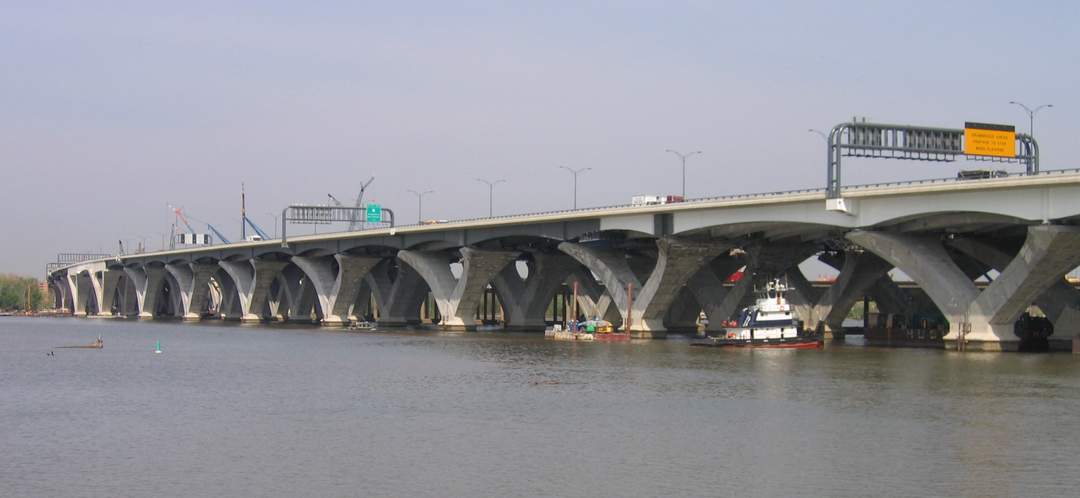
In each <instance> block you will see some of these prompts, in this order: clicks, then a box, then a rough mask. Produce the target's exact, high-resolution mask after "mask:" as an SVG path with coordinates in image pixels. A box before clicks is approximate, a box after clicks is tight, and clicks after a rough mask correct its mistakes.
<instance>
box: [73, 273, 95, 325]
mask: <svg viewBox="0 0 1080 498" xmlns="http://www.w3.org/2000/svg"><path fill="white" fill-rule="evenodd" d="M75 284H76V294H75V295H76V299H75V315H76V317H85V315H86V314H89V311H90V310H89V309H87V308H89V307H90V306H89V305H90V304H91V302H90V301H91V299H94V279H93V278H91V277H90V274H89V273H86V272H85V271H80V272H79V273H76V275H75Z"/></svg>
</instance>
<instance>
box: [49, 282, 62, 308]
mask: <svg viewBox="0 0 1080 498" xmlns="http://www.w3.org/2000/svg"><path fill="white" fill-rule="evenodd" d="M49 294H50V295H51V296H52V299H53V306H52V307H53V309H60V308H63V307H64V291H63V290H62V289H61V288H60V284H59V283H58V282H57V281H56V279H54V278H49Z"/></svg>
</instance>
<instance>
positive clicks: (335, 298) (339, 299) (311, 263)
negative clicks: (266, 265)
mask: <svg viewBox="0 0 1080 498" xmlns="http://www.w3.org/2000/svg"><path fill="white" fill-rule="evenodd" d="M292 261H293V263H296V266H298V267H300V269H301V270H303V271H304V274H305V275H307V277H308V279H309V280H310V281H311V283H312V285H313V286H314V290H315V295H316V298H317V299H318V300H319V306H320V307H321V308H322V310H323V318H322V324H323V325H324V326H328V327H341V326H345V325H348V323H349V310H350V307H351V306H352V304H353V302H354V301H355V300H356V296H357V294H359V293H360V286H361V281H362V280H363V278H364V277H365V276H366V275H367V274H368V273H369V272H370V271H371V269H372V268H374V267H375V265H377V264H379V262H380V261H382V258H376V257H371V256H353V255H349V254H335V255H334V256H332V257H331V256H325V257H317V258H310V257H302V256H294V257H293V259H292ZM335 263H336V266H337V268H334V266H335Z"/></svg>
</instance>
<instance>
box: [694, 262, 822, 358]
mask: <svg viewBox="0 0 1080 498" xmlns="http://www.w3.org/2000/svg"><path fill="white" fill-rule="evenodd" d="M787 291H788V287H787V285H785V284H784V283H783V282H781V281H780V279H773V280H770V281H769V282H768V283H767V284H766V285H765V288H764V289H762V290H761V291H759V293H758V298H757V300H756V301H755V302H754V304H753V305H751V306H747V307H746V308H743V310H742V312H740V313H739V320H738V322H737V324H736V326H735V327H729V328H726V329H724V330H723V331H722V332H721V334H720V335H718V336H713V337H709V338H708V339H707V340H705V341H701V342H697V343H694V345H695V346H712V347H760V348H782V349H813V348H819V347H821V346H822V341H821V338H820V337H818V336H817V335H816V334H808V333H806V332H805V331H803V329H802V323H801V322H800V321H799V320H796V319H795V316H794V310H793V309H792V307H791V304H790V303H788V301H787V298H786V297H785V294H786V293H787Z"/></svg>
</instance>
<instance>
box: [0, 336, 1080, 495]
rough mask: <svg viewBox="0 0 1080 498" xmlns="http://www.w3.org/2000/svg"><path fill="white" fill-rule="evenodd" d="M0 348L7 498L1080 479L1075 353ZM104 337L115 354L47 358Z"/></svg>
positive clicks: (399, 343)
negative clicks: (158, 351) (100, 345)
mask: <svg viewBox="0 0 1080 498" xmlns="http://www.w3.org/2000/svg"><path fill="white" fill-rule="evenodd" d="M0 333H2V334H3V336H4V337H5V343H6V347H5V348H4V349H2V350H0V401H2V403H0V420H3V421H4V422H5V427H6V429H7V430H5V431H0V447H3V448H5V451H4V452H2V453H0V469H5V470H3V471H0V490H3V491H4V493H3V494H4V495H9V496H37V495H68V494H80V495H99V496H106V495H108V496H115V495H153V494H165V495H171V494H188V495H205V494H214V495H222V494H226V495H238V494H243V495H250V494H258V495H279V496H286V495H287V496H293V495H300V494H303V495H356V494H362V495H368V496H402V495H407V496H464V495H468V496H475V495H479V496H494V495H498V496H505V495H514V496H537V495H543V496H597V495H604V496H616V495H617V496H660V495H665V496H666V495H677V496H678V495H683V496H685V495H689V496H703V495H740V496H747V495H749V496H755V495H757V496H777V495H783V496H792V495H799V496H814V495H816V496H842V495H847V496H865V495H869V494H873V495H884V496H920V495H958V494H962V495H980V496H981V495H1040V496H1046V495H1062V496H1064V495H1070V494H1071V493H1072V491H1073V490H1074V488H1073V487H1072V486H1075V484H1076V482H1075V481H1076V476H1078V475H1080V464H1077V463H1076V459H1075V458H1074V455H1075V454H1076V453H1077V450H1080V440H1078V439H1077V438H1076V437H1074V436H1075V434H1077V433H1078V430H1080V422H1078V419H1077V417H1075V413H1077V410H1078V409H1080V380H1078V379H1080V376H1078V375H1077V374H1078V373H1080V362H1078V361H1077V360H1075V359H1074V358H1073V357H1071V356H1069V355H1038V356H1033V355H1017V354H1001V355H998V354H956V353H952V352H945V351H936V350H888V349H875V348H863V347H849V346H832V347H828V348H826V349H824V350H822V351H751V350H736V351H723V350H715V349H707V348H691V347H690V346H689V342H688V341H687V340H685V339H682V338H679V339H672V340H667V341H644V342H633V343H630V344H602V343H556V342H550V341H545V340H544V339H543V338H542V337H538V336H536V335H528V334H504V333H494V332H485V333H479V334H440V333H431V332H408V331H396V332H389V333H388V332H373V333H370V332H369V333H356V332H344V331H326V330H320V329H317V328H312V327H279V326H274V327H255V328H251V327H236V326H228V325H219V324H207V325H190V324H188V325H185V324H177V323H144V322H125V321H96V320H61V319H57V320H23V319H12V320H7V319H5V320H3V321H0ZM98 333H102V334H103V335H104V337H105V341H106V346H105V349H103V350H100V351H83V352H80V353H75V352H72V351H66V352H62V353H58V354H57V356H56V357H46V356H45V353H46V352H47V351H49V350H51V348H52V347H54V346H56V345H59V344H65V343H79V342H80V341H81V342H86V340H87V339H88V338H89V339H92V338H94V337H96V336H97V334H98ZM156 340H161V342H162V345H163V346H164V348H165V350H166V353H165V354H163V355H154V354H152V352H151V351H152V348H153V345H154V342H155V341H156Z"/></svg>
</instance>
